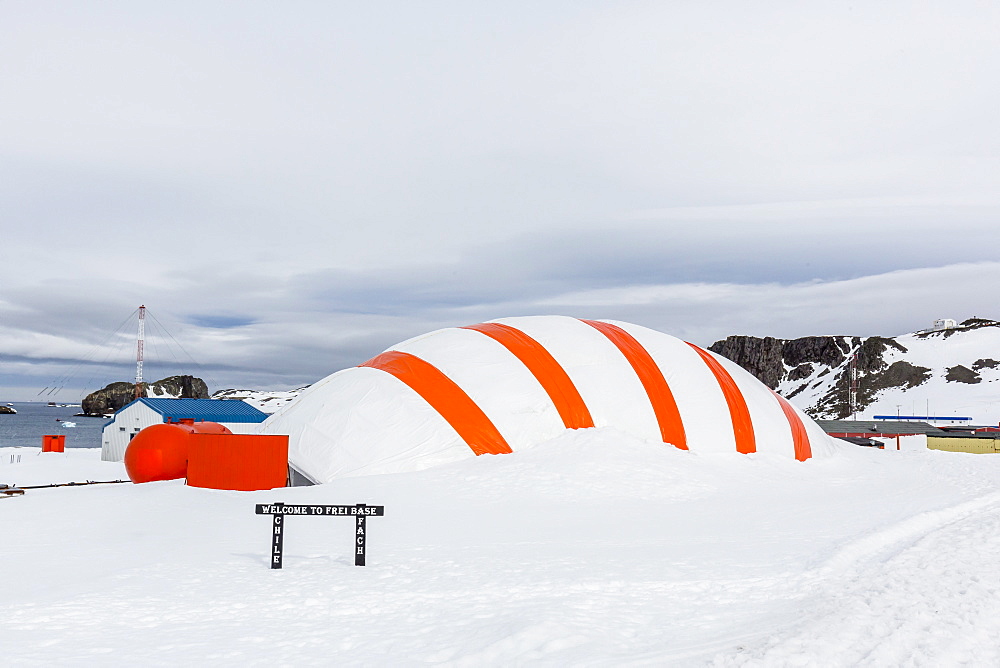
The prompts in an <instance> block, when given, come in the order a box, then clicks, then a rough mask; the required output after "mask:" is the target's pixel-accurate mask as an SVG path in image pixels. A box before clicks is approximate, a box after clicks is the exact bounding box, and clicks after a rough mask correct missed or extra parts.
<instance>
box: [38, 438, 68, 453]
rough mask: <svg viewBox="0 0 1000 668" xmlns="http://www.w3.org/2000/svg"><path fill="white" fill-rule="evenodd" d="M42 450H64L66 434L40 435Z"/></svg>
mask: <svg viewBox="0 0 1000 668" xmlns="http://www.w3.org/2000/svg"><path fill="white" fill-rule="evenodd" d="M42 452H66V435H65V434H59V435H58V436H56V435H52V434H46V435H45V436H42Z"/></svg>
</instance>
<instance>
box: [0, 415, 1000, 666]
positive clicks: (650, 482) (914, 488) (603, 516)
mask: <svg viewBox="0 0 1000 668" xmlns="http://www.w3.org/2000/svg"><path fill="white" fill-rule="evenodd" d="M13 452H14V449H12V448H0V481H2V482H7V483H19V484H23V485H30V484H38V483H41V482H46V481H66V480H69V479H75V480H81V479H91V480H107V479H114V478H116V477H121V476H123V474H124V471H123V470H122V468H121V465H120V464H117V463H110V462H101V461H99V455H100V451H99V450H97V449H94V450H74V451H72V452H70V451H68V452H66V453H65V454H57V453H45V454H37V453H38V451H37V450H36V449H27V448H22V449H19V450H17V453H19V454H21V455H22V460H21V463H10V455H11V454H12V453H13ZM274 501H284V502H289V503H291V502H308V503H338V504H339V503H345V504H354V503H362V502H364V503H368V504H381V505H384V506H385V507H386V514H385V516H384V517H375V518H371V519H369V520H368V566H366V567H364V568H359V567H355V566H354V565H353V559H352V543H353V532H354V522H353V520H351V519H349V518H334V517H322V518H309V517H303V518H300V517H289V518H288V519H287V526H286V529H287V533H286V535H285V567H284V569H282V570H270V569H269V568H268V549H269V543H270V530H271V519H270V517H267V516H257V515H255V514H254V504H255V503H264V502H274ZM0 525H2V532H3V533H2V536H3V549H0V573H2V574H3V596H2V598H0V656H2V657H3V659H4V660H5V663H7V664H9V665H12V666H14V665H16V666H51V665H101V666H108V665H113V666H125V665H128V666H132V665H167V664H171V665H206V664H211V665H218V666H243V665H296V666H299V665H393V666H396V665H404V666H405V665H424V664H443V665H453V666H498V665H525V664H543V665H584V666H587V665H599V666H604V665H615V666H617V665H657V666H659V665H681V666H688V665H691V666H700V665H717V666H730V665H755V666H756V665H768V666H770V665H823V666H859V665H860V666H894V665H916V666H951V665H963V664H965V665H981V666H985V665H998V664H1000V640H997V639H998V638H1000V575H998V573H997V571H996V569H995V568H994V562H995V557H996V555H997V554H998V553H1000V457H992V456H990V455H966V454H958V453H946V452H933V451H919V452H895V451H891V450H885V451H878V450H871V449H867V448H853V447H846V446H845V448H844V449H843V450H842V451H841V452H839V453H837V454H835V455H834V456H831V457H828V458H824V459H813V460H809V461H807V462H796V461H793V460H791V459H789V458H786V457H780V456H776V455H772V456H765V455H740V454H737V453H718V454H707V453H694V452H683V451H680V450H677V449H675V448H672V447H668V446H664V445H662V444H658V443H651V442H645V441H640V440H636V439H634V438H631V437H628V436H625V435H623V434H621V433H619V432H616V431H613V430H610V429H596V430H594V429H589V430H581V431H578V432H568V433H566V434H565V435H563V436H561V437H559V438H556V439H554V440H552V441H549V442H546V443H543V444H541V445H539V446H537V447H535V448H532V449H530V450H525V451H521V452H516V453H514V454H510V455H502V456H483V457H477V458H475V459H470V460H464V461H460V462H456V463H453V464H449V465H445V466H441V467H437V468H432V469H427V470H424V471H420V472H415V473H405V474H395V475H377V476H368V477H358V478H345V479H341V480H337V481H335V482H332V483H329V484H325V485H320V486H315V487H305V488H295V489H282V490H272V491H266V492H253V493H245V492H222V491H212V490H205V489H197V488H190V487H186V486H184V485H183V484H182V483H181V482H179V481H171V482H160V483H149V484H145V485H131V484H125V485H104V486H92V487H77V488H56V489H41V490H29V491H28V492H27V493H26V494H25V495H24V496H23V497H19V498H11V499H0Z"/></svg>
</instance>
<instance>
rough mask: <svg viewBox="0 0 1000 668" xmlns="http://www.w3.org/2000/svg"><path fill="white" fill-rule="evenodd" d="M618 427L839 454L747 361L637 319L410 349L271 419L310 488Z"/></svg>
mask: <svg viewBox="0 0 1000 668" xmlns="http://www.w3.org/2000/svg"><path fill="white" fill-rule="evenodd" d="M590 427H615V428H617V429H619V430H621V431H623V432H626V433H628V434H631V435H633V436H636V437H639V438H643V439H650V440H656V441H659V442H663V443H665V444H669V445H670V446H673V447H676V448H679V449H682V450H691V451H694V452H742V453H753V452H762V453H773V454H777V455H783V456H787V457H790V458H794V459H798V460H806V459H809V458H810V457H817V456H823V455H827V454H830V453H831V452H833V450H834V449H835V448H836V445H835V441H834V440H833V439H832V438H831V437H829V436H827V435H826V434H825V433H824V432H823V430H822V429H820V428H819V426H818V425H816V423H815V422H813V420H812V419H811V418H809V417H808V416H807V415H805V414H804V413H802V412H801V411H799V409H797V408H795V407H794V406H792V405H791V404H790V403H789V402H788V401H786V400H785V399H783V398H782V397H780V396H778V395H777V394H775V393H774V392H773V391H772V390H771V389H770V388H768V387H767V386H766V385H764V384H763V383H761V382H760V381H759V380H757V379H756V378H755V377H753V376H752V375H751V374H750V373H749V372H747V371H745V370H744V369H743V368H741V367H739V366H738V365H736V364H735V363H733V362H731V361H729V360H727V359H725V358H723V357H720V356H718V355H716V354H714V353H711V352H708V351H706V350H703V349H701V348H699V347H697V346H695V345H693V344H690V343H686V342H684V341H682V340H680V339H677V338H675V337H672V336H669V335H667V334H663V333H661V332H657V331H654V330H651V329H647V328H645V327H640V326H638V325H633V324H629V323H625V322H614V321H596V320H578V319H575V318H570V317H564V316H531V317H521V318H507V319H502V320H497V321H494V322H489V323H482V324H478V325H471V326H469V327H454V328H448V329H442V330H438V331H435V332H431V333H429V334H425V335H423V336H418V337H416V338H413V339H410V340H408V341H404V342H403V343H400V344H398V345H395V346H393V347H392V348H390V349H389V350H387V351H385V352H384V353H382V354H380V355H378V356H376V357H374V358H372V359H370V360H368V361H367V362H365V363H364V364H362V365H360V366H358V367H354V368H350V369H344V370H343V371H339V372H337V373H334V374H332V375H330V376H327V377H326V378H324V379H323V380H321V381H319V382H317V383H315V384H314V385H313V386H311V387H310V388H309V389H307V390H306V391H305V392H303V393H302V394H301V395H300V396H299V397H298V399H296V400H295V401H294V402H292V403H291V404H289V405H288V406H286V407H285V408H283V409H282V410H280V411H279V412H277V413H275V414H274V415H272V416H271V417H269V418H268V419H267V420H266V421H265V422H264V423H263V424H262V433H268V434H287V435H288V436H289V451H288V455H289V462H290V464H291V466H292V468H293V469H294V470H295V471H297V472H298V473H300V474H302V475H303V476H305V477H306V478H307V479H308V480H309V481H310V482H313V483H324V482H329V481H331V480H333V479H335V478H339V477H344V476H359V475H369V474H377V473H399V472H404V471H415V470H420V469H425V468H428V467H431V466H436V465H439V464H444V463H448V462H453V461H457V460H459V459H463V458H467V457H474V456H477V455H482V454H503V453H509V452H513V451H517V450H523V449H526V448H530V447H532V446H535V445H537V444H539V443H542V442H544V441H547V440H550V439H552V438H555V437H556V436H559V435H560V434H561V433H563V431H564V430H566V429H586V428H590Z"/></svg>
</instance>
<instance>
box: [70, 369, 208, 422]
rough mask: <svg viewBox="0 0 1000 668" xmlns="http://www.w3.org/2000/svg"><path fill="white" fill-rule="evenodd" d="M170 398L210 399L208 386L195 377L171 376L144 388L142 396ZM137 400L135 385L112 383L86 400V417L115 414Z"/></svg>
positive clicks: (84, 404)
mask: <svg viewBox="0 0 1000 668" xmlns="http://www.w3.org/2000/svg"><path fill="white" fill-rule="evenodd" d="M148 395H153V396H168V397H174V398H177V399H208V386H207V385H206V384H205V381H203V380H202V379H201V378H195V377H194V376H170V377H169V378H164V379H162V380H158V381H156V382H154V383H147V384H145V386H144V387H143V392H142V396H148ZM133 399H135V383H125V382H121V383H111V384H110V385H108V386H107V387H105V388H103V389H100V390H97V391H96V392H91V393H90V394H88V395H87V396H86V398H84V400H83V405H82V412H83V414H84V415H106V414H108V413H114V412H115V411H117V410H118V409H120V408H121V407H123V406H125V405H127V404H129V403H130V402H131V401H132V400H133Z"/></svg>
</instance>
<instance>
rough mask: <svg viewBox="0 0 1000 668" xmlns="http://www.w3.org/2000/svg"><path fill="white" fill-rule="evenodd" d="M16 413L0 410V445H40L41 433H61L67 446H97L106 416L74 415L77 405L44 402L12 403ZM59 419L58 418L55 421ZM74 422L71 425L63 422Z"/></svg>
mask: <svg viewBox="0 0 1000 668" xmlns="http://www.w3.org/2000/svg"><path fill="white" fill-rule="evenodd" d="M13 408H14V410H16V411H17V415H6V414H0V447H11V446H21V447H26V446H28V447H33V448H40V447H41V446H42V436H44V435H46V434H64V435H65V436H66V447H67V448H99V447H101V429H102V428H103V427H104V424H105V423H106V422H107V421H108V420H107V419H106V418H91V417H74V414H75V413H79V412H80V405H79V404H77V405H75V406H72V405H70V406H55V407H53V406H47V405H46V404H44V403H40V402H32V403H15V404H14V406H13ZM59 420H62V422H59ZM66 422H75V423H76V426H75V427H66V426H64V425H65V423H66Z"/></svg>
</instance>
